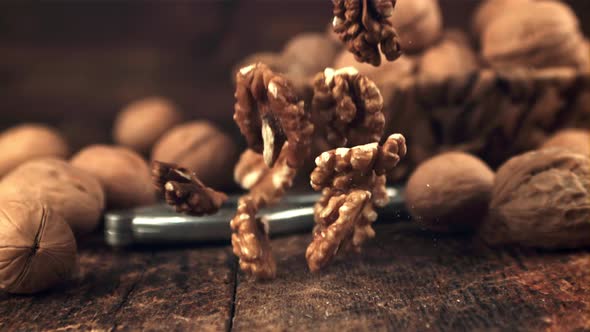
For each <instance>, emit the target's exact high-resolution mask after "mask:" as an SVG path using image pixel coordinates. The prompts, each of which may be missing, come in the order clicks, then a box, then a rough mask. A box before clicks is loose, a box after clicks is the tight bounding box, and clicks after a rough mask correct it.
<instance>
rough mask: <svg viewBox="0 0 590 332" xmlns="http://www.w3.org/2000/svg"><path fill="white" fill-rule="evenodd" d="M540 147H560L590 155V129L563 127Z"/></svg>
mask: <svg viewBox="0 0 590 332" xmlns="http://www.w3.org/2000/svg"><path fill="white" fill-rule="evenodd" d="M541 148H545V149H547V148H561V149H565V150H570V151H572V152H576V153H580V154H583V155H585V156H590V131H588V130H587V129H574V128H568V129H563V130H560V131H558V132H556V133H555V134H553V135H552V136H551V137H549V138H548V139H547V140H546V141H545V143H543V145H542V147H541Z"/></svg>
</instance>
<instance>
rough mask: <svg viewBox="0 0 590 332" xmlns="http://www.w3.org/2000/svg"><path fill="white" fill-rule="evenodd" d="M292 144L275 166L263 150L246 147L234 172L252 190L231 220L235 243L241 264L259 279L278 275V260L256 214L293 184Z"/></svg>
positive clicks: (294, 171) (286, 146)
mask: <svg viewBox="0 0 590 332" xmlns="http://www.w3.org/2000/svg"><path fill="white" fill-rule="evenodd" d="M288 145H289V143H288V142H287V143H286V144H285V146H284V147H283V151H282V152H281V154H280V155H279V158H278V159H277V161H276V162H275V164H274V166H273V167H271V168H269V167H268V166H266V164H265V163H264V161H263V160H262V159H263V157H262V156H261V155H260V154H257V153H255V152H253V151H252V150H246V151H245V152H244V153H243V154H242V156H241V157H240V161H239V162H238V164H237V165H236V170H235V173H234V174H235V177H236V181H237V182H238V183H240V184H241V185H242V187H244V188H246V189H249V190H250V191H249V193H248V194H246V195H244V196H243V197H241V198H240V200H239V202H238V210H237V213H236V215H235V217H234V218H233V219H232V221H231V224H230V225H231V229H232V231H233V234H232V246H233V248H234V254H235V255H237V256H238V257H239V259H240V268H241V269H242V270H243V271H244V272H246V273H249V274H252V275H253V276H255V277H256V278H259V279H269V278H274V276H275V274H276V263H275V261H274V257H273V256H272V252H271V248H270V242H269V239H268V234H267V233H268V231H264V228H263V227H261V225H262V224H261V221H260V220H259V219H257V217H256V214H257V213H258V210H259V209H261V208H263V207H265V206H268V205H270V204H274V203H276V202H277V201H279V200H280V199H281V198H282V197H283V195H284V193H285V191H286V190H287V189H288V188H290V187H291V186H292V184H293V179H294V178H295V175H296V174H297V170H296V169H295V168H291V167H290V166H289V165H288V164H287V157H286V153H285V150H287V149H288V148H289V147H288Z"/></svg>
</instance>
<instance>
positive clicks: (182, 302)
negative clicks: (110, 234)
mask: <svg viewBox="0 0 590 332" xmlns="http://www.w3.org/2000/svg"><path fill="white" fill-rule="evenodd" d="M94 242H95V244H93V245H92V246H91V247H90V248H84V247H83V248H81V250H80V264H81V272H80V278H79V280H78V281H76V282H72V283H70V284H68V285H64V286H62V287H59V288H57V289H54V290H51V291H48V292H46V293H43V294H38V295H35V296H14V295H9V294H4V293H0V330H2V331H7V330H18V331H37V330H47V331H78V330H91V329H92V330H140V329H146V330H163V331H170V330H171V329H174V330H189V331H190V330H195V329H196V328H197V327H199V329H200V330H206V331H208V330H211V331H218V330H223V329H225V328H226V326H227V325H228V318H229V317H230V310H231V295H232V292H233V289H234V286H233V273H232V272H231V271H232V269H231V265H232V264H233V257H232V256H230V255H229V252H228V251H227V250H225V249H223V248H200V249H194V248H192V249H186V248H185V249H182V248H180V249H170V248H168V249H165V250H163V251H158V252H153V251H151V250H133V251H120V252H117V251H113V250H112V249H110V248H107V247H105V246H104V245H103V244H100V242H101V239H98V241H97V240H94ZM96 243H99V244H96Z"/></svg>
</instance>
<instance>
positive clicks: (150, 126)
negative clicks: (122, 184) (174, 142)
mask: <svg viewBox="0 0 590 332" xmlns="http://www.w3.org/2000/svg"><path fill="white" fill-rule="evenodd" d="M181 120H182V115H181V114H180V113H179V112H178V110H177V109H176V106H175V105H174V104H173V103H172V102H170V101H169V100H167V99H165V98H161V97H150V98H144V99H141V100H138V101H135V102H132V103H131V104H129V105H127V106H126V107H125V108H124V109H123V110H121V112H119V114H118V115H117V118H116V119H115V124H114V128H113V138H114V140H115V142H116V143H117V144H120V145H123V146H126V147H128V148H130V149H133V150H135V151H137V152H139V153H142V154H147V153H148V152H149V151H150V150H151V148H152V146H153V145H154V143H156V141H157V140H158V138H160V136H162V135H163V134H164V133H165V132H166V131H167V130H168V129H170V128H172V127H174V126H175V125H176V124H178V123H179V122H180V121H181Z"/></svg>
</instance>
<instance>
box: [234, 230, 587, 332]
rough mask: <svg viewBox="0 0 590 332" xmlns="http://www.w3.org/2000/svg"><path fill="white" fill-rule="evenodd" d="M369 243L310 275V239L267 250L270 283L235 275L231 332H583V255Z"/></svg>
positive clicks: (432, 238) (455, 242) (422, 240)
mask: <svg viewBox="0 0 590 332" xmlns="http://www.w3.org/2000/svg"><path fill="white" fill-rule="evenodd" d="M377 234H378V235H377V239H376V240H375V241H374V242H373V243H371V244H370V245H369V246H368V247H367V248H366V250H365V251H364V253H363V254H361V255H357V256H349V257H347V258H343V257H341V258H339V259H338V260H337V261H336V262H335V263H334V264H333V265H331V266H330V267H328V268H327V269H326V270H324V271H323V272H321V273H320V274H317V275H312V274H310V273H309V272H308V271H307V268H306V265H305V259H304V257H303V253H304V250H305V247H306V245H307V244H308V243H309V240H310V237H309V236H298V237H290V238H284V239H279V240H276V241H274V242H273V248H275V250H276V251H277V258H278V262H279V265H278V267H279V276H278V279H277V280H276V281H274V282H271V283H256V282H253V281H251V280H249V278H247V277H245V276H243V275H240V276H239V279H238V287H237V293H236V309H235V317H234V322H233V327H234V329H235V330H238V331H242V330H250V329H256V330H276V329H278V330H283V329H285V330H289V329H291V330H310V329H314V330H315V329H317V330H323V331H328V330H338V331H357V330H363V331H374V330H394V331H395V330H461V331H462V330H465V331H471V330H488V329H494V330H496V329H499V330H539V329H554V330H560V329H565V330H570V329H575V328H586V329H588V328H590V321H588V319H587V318H585V317H588V316H589V315H590V308H588V303H589V301H590V296H589V294H588V291H587V290H586V289H587V287H588V286H587V285H588V283H587V280H588V278H590V272H589V270H588V264H590V256H589V255H588V253H587V252H570V253H535V252H520V251H515V250H513V251H501V252H498V251H492V250H491V249H488V248H486V247H485V246H481V245H478V244H477V243H476V242H473V241H472V240H471V239H469V238H460V237H439V236H436V235H434V234H432V233H429V232H424V231H421V230H419V229H417V228H416V227H413V226H410V227H408V225H399V226H394V225H386V226H380V227H378V228H377Z"/></svg>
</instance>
